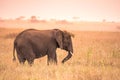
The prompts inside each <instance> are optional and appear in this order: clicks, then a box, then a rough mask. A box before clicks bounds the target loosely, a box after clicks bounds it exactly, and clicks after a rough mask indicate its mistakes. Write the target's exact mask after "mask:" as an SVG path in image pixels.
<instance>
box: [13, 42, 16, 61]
mask: <svg viewBox="0 0 120 80" xmlns="http://www.w3.org/2000/svg"><path fill="white" fill-rule="evenodd" d="M15 48H16V44H15V43H14V48H13V61H16V57H15Z"/></svg>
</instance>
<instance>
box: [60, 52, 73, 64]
mask: <svg viewBox="0 0 120 80" xmlns="http://www.w3.org/2000/svg"><path fill="white" fill-rule="evenodd" d="M71 57H72V52H71V51H68V55H67V56H66V57H65V58H64V59H63V60H62V63H64V62H66V61H67V60H69V59H70V58H71Z"/></svg>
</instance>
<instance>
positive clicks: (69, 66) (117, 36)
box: [0, 28, 120, 80]
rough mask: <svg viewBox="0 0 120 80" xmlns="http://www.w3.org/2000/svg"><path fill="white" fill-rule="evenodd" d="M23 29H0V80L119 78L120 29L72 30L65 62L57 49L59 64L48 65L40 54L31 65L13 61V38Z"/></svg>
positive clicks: (113, 79)
mask: <svg viewBox="0 0 120 80" xmlns="http://www.w3.org/2000/svg"><path fill="white" fill-rule="evenodd" d="M22 30H23V29H3V28H1V29H0V80H120V32H79V31H78V32H77V31H76V32H73V33H74V34H75V38H74V39H73V44H74V55H73V57H72V58H71V59H70V60H69V61H68V62H66V63H65V64H64V65H63V64H61V60H62V59H63V58H64V57H65V56H66V55H67V54H66V52H65V51H63V50H60V49H58V50H57V53H58V65H50V66H47V65H46V64H47V57H43V58H40V59H36V60H35V64H34V65H33V66H32V67H30V66H28V64H27V63H26V64H25V65H20V64H19V63H18V61H17V62H12V50H13V40H14V37H15V36H16V35H17V33H19V32H20V31H22ZM13 34H14V35H13ZM11 35H12V37H11ZM6 36H7V38H6Z"/></svg>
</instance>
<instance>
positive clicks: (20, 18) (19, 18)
mask: <svg viewBox="0 0 120 80" xmlns="http://www.w3.org/2000/svg"><path fill="white" fill-rule="evenodd" d="M24 18H25V17H24V16H20V17H18V18H16V20H23V19H24Z"/></svg>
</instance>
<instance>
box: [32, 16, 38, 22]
mask: <svg viewBox="0 0 120 80" xmlns="http://www.w3.org/2000/svg"><path fill="white" fill-rule="evenodd" d="M30 21H31V22H38V21H39V20H38V19H37V17H36V16H31V18H30Z"/></svg>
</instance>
